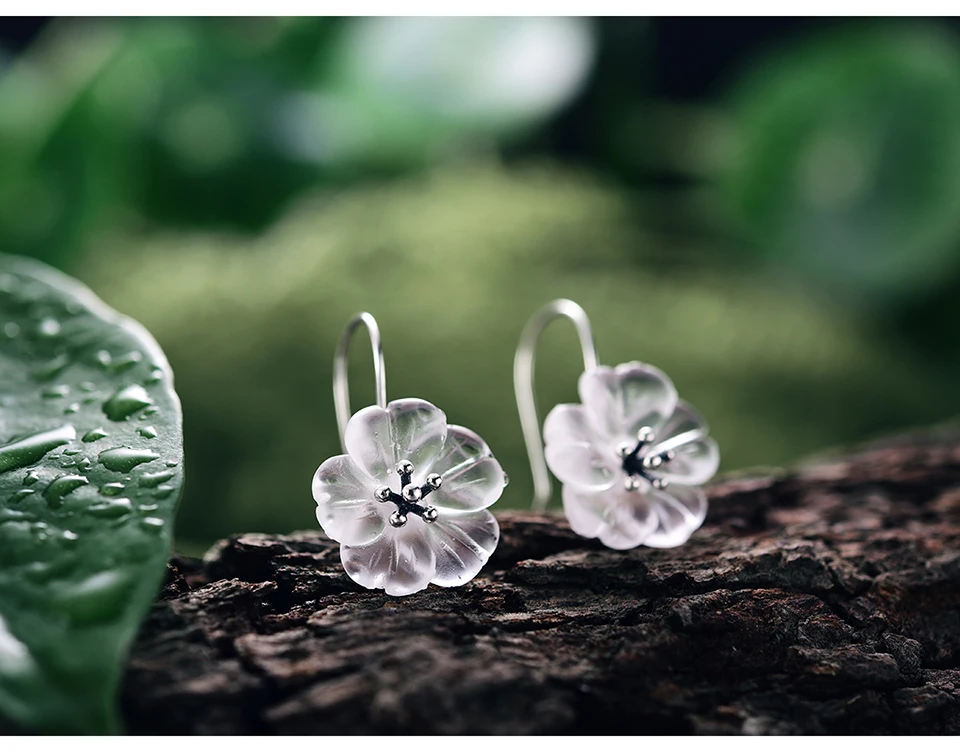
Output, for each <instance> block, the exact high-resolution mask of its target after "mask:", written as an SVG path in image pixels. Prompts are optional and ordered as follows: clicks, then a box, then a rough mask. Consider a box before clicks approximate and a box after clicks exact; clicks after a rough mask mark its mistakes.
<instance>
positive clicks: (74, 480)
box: [43, 475, 90, 506]
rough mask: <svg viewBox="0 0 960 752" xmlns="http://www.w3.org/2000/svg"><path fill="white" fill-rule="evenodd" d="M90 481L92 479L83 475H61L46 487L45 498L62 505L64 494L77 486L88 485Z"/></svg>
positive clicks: (55, 504) (56, 504)
mask: <svg viewBox="0 0 960 752" xmlns="http://www.w3.org/2000/svg"><path fill="white" fill-rule="evenodd" d="M89 482H90V481H89V480H87V479H86V478H85V477H84V476H82V475H61V476H60V477H59V478H57V479H56V480H54V481H52V482H51V483H50V485H49V486H47V487H46V489H45V490H44V492H43V498H45V499H46V500H47V501H49V502H50V503H51V504H53V505H54V506H60V504H61V503H62V502H63V497H64V496H66V495H67V494H68V493H70V492H71V491H73V490H74V489H75V488H80V486H85V485H87V484H88V483H89Z"/></svg>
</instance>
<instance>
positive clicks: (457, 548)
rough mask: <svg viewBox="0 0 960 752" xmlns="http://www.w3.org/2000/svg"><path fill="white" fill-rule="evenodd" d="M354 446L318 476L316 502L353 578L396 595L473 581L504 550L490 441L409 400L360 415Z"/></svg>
mask: <svg viewBox="0 0 960 752" xmlns="http://www.w3.org/2000/svg"><path fill="white" fill-rule="evenodd" d="M344 444H345V445H346V448H347V454H343V455H339V456H337V457H331V458H330V459H328V460H327V461H326V462H324V463H323V464H322V465H320V467H319V468H318V469H317V472H316V474H315V475H314V477H313V498H314V499H315V500H316V502H317V520H318V521H319V522H320V526H321V527H322V528H323V531H324V532H325V533H326V534H327V535H328V536H330V537H331V538H333V539H334V540H335V541H338V542H339V543H340V559H341V560H342V561H343V568H344V570H346V572H347V574H348V575H349V576H350V577H351V578H352V579H353V580H355V581H356V582H358V583H359V584H361V585H363V586H364V587H367V588H382V589H383V590H385V591H386V592H387V593H388V594H389V595H408V594H410V593H415V592H417V591H418V590H423V589H424V588H425V587H426V586H427V585H428V584H429V583H431V582H432V583H434V584H435V585H442V586H444V587H450V586H454V585H462V584H463V583H465V582H468V581H469V580H471V579H473V577H474V576H476V574H477V572H479V571H480V568H481V567H482V566H483V565H484V564H485V563H486V562H487V559H488V558H489V557H490V554H491V553H492V552H493V550H494V549H495V548H496V547H497V541H498V540H499V537H500V527H499V526H498V525H497V521H496V519H495V518H494V516H493V515H492V514H490V512H488V511H487V507H489V506H490V505H491V504H493V503H494V502H495V501H496V500H497V499H499V498H500V494H501V493H503V488H504V486H505V485H506V476H505V475H504V473H503V470H502V468H501V467H500V463H498V462H497V461H496V460H495V459H494V458H493V455H492V454H491V453H490V449H489V448H488V447H487V445H486V444H485V443H484V441H483V439H481V438H480V437H479V436H477V435H476V434H475V433H473V431H470V430H468V429H466V428H462V427H461V426H451V425H447V417H446V415H444V414H443V412H442V411H441V410H439V409H438V408H437V407H435V406H434V405H431V404H430V403H429V402H424V401H423V400H420V399H400V400H394V401H393V402H390V403H389V404H388V405H387V407H386V409H384V408H382V407H377V406H376V405H372V406H370V407H365V408H363V409H362V410H360V411H359V412H357V413H356V414H355V415H354V416H353V417H352V418H350V421H349V422H348V423H347V427H346V432H345V435H344Z"/></svg>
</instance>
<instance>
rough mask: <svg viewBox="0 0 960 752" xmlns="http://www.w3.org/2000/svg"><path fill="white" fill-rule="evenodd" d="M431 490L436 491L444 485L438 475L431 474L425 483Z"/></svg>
mask: <svg viewBox="0 0 960 752" xmlns="http://www.w3.org/2000/svg"><path fill="white" fill-rule="evenodd" d="M423 482H424V483H426V484H427V485H428V486H430V488H432V489H433V490H434V491H436V490H437V489H438V488H440V486H442V485H443V478H441V477H440V476H439V475H438V474H437V473H430V475H428V476H427V477H426V478H425V479H424V481H423Z"/></svg>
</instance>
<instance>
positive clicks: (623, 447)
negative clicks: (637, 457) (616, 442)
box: [617, 442, 633, 459]
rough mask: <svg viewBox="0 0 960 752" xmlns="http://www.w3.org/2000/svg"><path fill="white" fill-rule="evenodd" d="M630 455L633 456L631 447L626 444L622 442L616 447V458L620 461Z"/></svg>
mask: <svg viewBox="0 0 960 752" xmlns="http://www.w3.org/2000/svg"><path fill="white" fill-rule="evenodd" d="M631 454H633V447H632V446H630V445H629V444H628V443H627V442H623V443H622V444H620V446H618V447H617V456H619V457H620V458H621V459H623V458H624V457H629V456H630V455H631Z"/></svg>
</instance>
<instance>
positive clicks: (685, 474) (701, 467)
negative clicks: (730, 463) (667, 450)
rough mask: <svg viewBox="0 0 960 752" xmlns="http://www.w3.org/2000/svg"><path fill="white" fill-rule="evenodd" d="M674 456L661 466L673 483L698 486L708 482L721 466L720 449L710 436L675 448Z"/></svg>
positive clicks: (664, 474) (661, 469)
mask: <svg viewBox="0 0 960 752" xmlns="http://www.w3.org/2000/svg"><path fill="white" fill-rule="evenodd" d="M673 452H674V458H673V459H672V460H670V461H669V462H667V463H665V464H664V465H663V466H662V467H661V468H660V471H659V472H660V474H661V475H662V476H663V477H664V478H666V479H667V480H668V481H670V482H671V483H682V484H684V485H688V486H697V485H700V484H701V483H706V482H707V481H708V480H710V479H711V478H712V477H713V476H714V475H715V474H716V472H717V468H718V467H719V466H720V449H719V448H718V447H717V442H715V441H714V440H713V439H711V438H709V437H705V438H702V439H697V440H695V441H688V442H686V443H684V444H681V445H680V446H678V447H677V448H676V449H674V450H673Z"/></svg>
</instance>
